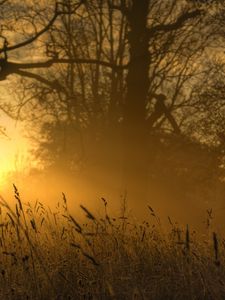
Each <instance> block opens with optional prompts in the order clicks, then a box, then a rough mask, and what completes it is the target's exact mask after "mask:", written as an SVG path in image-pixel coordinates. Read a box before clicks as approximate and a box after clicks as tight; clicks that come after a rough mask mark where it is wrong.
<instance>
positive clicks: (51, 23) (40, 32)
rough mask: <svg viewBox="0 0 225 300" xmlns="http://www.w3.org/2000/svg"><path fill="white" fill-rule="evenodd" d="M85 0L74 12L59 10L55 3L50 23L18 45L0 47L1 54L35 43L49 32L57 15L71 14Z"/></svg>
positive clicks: (57, 4)
mask: <svg viewBox="0 0 225 300" xmlns="http://www.w3.org/2000/svg"><path fill="white" fill-rule="evenodd" d="M82 2H83V1H81V2H80V3H79V4H78V5H77V6H76V9H75V10H73V11H72V12H64V11H59V8H58V7H59V3H57V2H56V5H55V12H54V15H53V17H52V19H51V20H50V21H49V23H48V24H47V25H46V26H45V27H44V28H42V29H41V30H40V31H38V32H37V33H36V34H35V35H34V36H32V37H31V38H29V39H27V40H26V41H23V42H21V43H18V44H16V45H13V46H9V47H8V46H7V47H6V48H3V49H0V54H1V53H3V52H8V51H12V50H15V49H19V48H21V47H24V46H27V45H29V44H31V43H33V42H34V41H35V40H37V39H38V38H39V37H40V36H41V35H42V34H44V33H45V32H47V31H48V30H49V28H50V27H51V26H52V25H53V24H54V22H55V20H56V19H57V17H58V16H59V15H63V14H70V13H74V12H75V11H76V10H77V9H78V8H79V7H80V5H81V4H82Z"/></svg>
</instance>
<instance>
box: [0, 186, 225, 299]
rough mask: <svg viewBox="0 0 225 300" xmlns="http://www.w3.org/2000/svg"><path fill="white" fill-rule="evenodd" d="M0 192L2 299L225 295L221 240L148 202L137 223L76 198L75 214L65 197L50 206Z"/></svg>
mask: <svg viewBox="0 0 225 300" xmlns="http://www.w3.org/2000/svg"><path fill="white" fill-rule="evenodd" d="M14 188H15V206H13V207H10V206H9V205H8V204H7V203H6V202H5V200H4V199H1V213H0V299H5V300H7V299H77V300H79V299H131V300H132V299H149V300H151V299H162V300H166V299H215V300H219V299H225V241H224V240H223V239H222V237H220V236H218V235H217V234H216V233H215V232H213V230H212V229H211V226H210V218H211V212H210V211H208V224H207V228H206V231H205V234H203V235H202V234H201V235H200V234H198V233H196V232H192V231H191V230H190V229H189V227H188V226H187V227H186V228H179V226H178V225H177V224H174V223H173V222H172V221H171V220H170V219H168V227H169V228H170V229H169V230H164V229H163V228H162V226H161V224H160V219H159V218H158V216H157V215H156V214H155V212H154V210H153V209H152V208H151V207H148V208H147V209H148V210H149V220H147V221H145V222H142V223H141V224H137V223H134V222H132V218H131V219H130V218H127V217H126V212H125V211H123V213H122V215H120V216H119V217H115V218H114V217H112V216H110V215H109V213H108V209H107V208H108V204H107V201H106V200H105V199H102V202H103V207H104V208H105V213H104V214H103V216H102V217H97V216H95V214H94V212H90V211H89V210H88V209H87V208H86V207H83V206H81V211H82V212H83V215H84V219H83V220H84V221H82V222H81V221H78V220H77V219H76V216H72V215H71V214H70V212H69V211H68V209H67V200H66V197H65V196H64V195H63V197H62V201H61V202H60V203H58V204H57V206H56V209H55V211H54V212H52V211H51V210H50V209H48V208H46V207H45V206H44V205H43V204H42V203H40V202H38V201H37V202H36V203H35V205H33V206H31V205H30V204H29V203H28V204H25V201H24V202H23V201H22V199H21V198H20V195H19V192H18V190H17V188H16V187H14Z"/></svg>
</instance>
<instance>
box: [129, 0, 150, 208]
mask: <svg viewBox="0 0 225 300" xmlns="http://www.w3.org/2000/svg"><path fill="white" fill-rule="evenodd" d="M148 8H149V0H142V1H140V0H133V5H132V7H131V10H130V12H129V25H130V32H129V36H128V39H129V46H130V63H129V69H128V74H127V95H126V99H125V107H124V142H125V144H124V146H125V147H124V160H125V170H124V180H125V186H126V189H127V195H128V202H134V201H135V202H137V203H140V202H139V201H140V200H142V201H143V203H145V204H146V201H147V184H148V130H147V124H146V102H147V97H148V91H149V66H150V52H149V36H148V30H147V17H148Z"/></svg>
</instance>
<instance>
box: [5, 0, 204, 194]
mask: <svg viewBox="0 0 225 300" xmlns="http://www.w3.org/2000/svg"><path fill="white" fill-rule="evenodd" d="M78 12H79V13H80V15H79V14H78ZM203 17H204V8H202V7H200V8H199V7H195V6H194V5H192V4H190V3H188V2H186V1H182V2H181V1H179V2H178V1H168V2H167V3H166V2H164V3H162V2H161V1H157V0H155V1H149V0H144V1H138V0H132V1H125V0H120V1H105V0H104V1H103V0H96V1H94V0H93V1H88V2H84V3H83V5H81V2H79V3H74V1H69V0H68V1H66V0H65V1H63V2H62V3H61V4H60V5H59V4H56V6H55V12H54V13H53V16H52V18H51V19H50V21H49V22H48V24H45V26H44V27H43V28H42V29H40V30H39V31H37V32H36V34H34V36H32V37H30V38H29V39H27V40H26V41H25V42H21V43H18V44H16V45H15V46H9V45H8V41H7V39H6V38H5V37H4V39H3V40H4V44H3V46H2V50H1V52H2V54H4V57H3V60H2V72H1V74H2V75H1V76H2V79H6V78H7V77H8V76H9V75H10V74H17V75H21V76H22V77H23V78H24V77H26V78H30V79H31V80H32V81H31V82H32V83H31V85H32V93H33V92H34V91H35V93H34V94H33V96H34V95H35V97H36V98H39V100H40V101H39V105H38V107H43V108H44V109H46V107H47V108H48V109H49V111H51V113H52V115H54V117H56V118H58V117H59V114H62V113H64V112H65V113H64V116H65V115H66V118H67V120H70V122H71V119H72V120H73V121H74V120H76V126H77V125H78V127H79V129H80V128H83V127H82V126H84V124H85V122H86V121H87V123H88V125H89V126H90V128H94V135H96V134H99V131H101V130H102V128H103V126H104V125H105V123H104V122H108V121H109V120H110V122H109V123H110V126H111V124H112V123H114V124H116V125H118V124H121V123H119V120H120V121H121V120H122V125H123V137H124V141H125V143H124V162H125V163H124V172H125V180H126V181H127V182H126V185H127V187H128V189H129V191H130V190H131V191H132V192H131V194H133V193H134V198H137V197H138V196H139V195H141V197H142V198H146V197H147V195H146V190H147V183H148V167H149V163H148V159H149V152H150V148H151V144H150V143H149V140H150V139H149V136H150V133H151V131H152V130H154V129H155V128H163V126H165V128H166V127H167V128H168V127H170V129H171V128H172V131H173V132H175V133H176V134H180V132H181V131H182V130H181V124H179V123H178V122H177V119H179V114H178V113H177V114H176V115H175V116H174V114H173V110H175V109H176V110H179V109H180V107H181V105H182V103H177V99H179V96H180V95H181V94H182V93H183V87H184V85H185V84H186V82H187V81H188V80H189V81H190V78H193V77H194V76H196V69H195V68H191V67H190V65H191V63H192V62H193V61H194V60H195V59H196V57H198V56H199V55H201V53H202V52H203V51H204V48H205V42H206V41H207V40H208V36H209V35H208V33H207V34H206V35H205V36H204V39H203V40H201V41H200V42H199V40H198V38H197V32H196V31H195V27H196V28H198V30H199V29H201V30H203V31H202V32H204V30H205V27H204V26H205V24H206V23H205V22H203V21H202V19H203ZM31 20H32V22H34V19H32V18H31ZM32 24H33V25H34V23H32ZM79 25H81V27H80V28H82V29H83V30H84V32H85V33H84V34H83V33H82V34H81V33H80V35H78V38H77V39H76V38H75V37H74V36H73V38H71V36H72V34H73V32H77V31H76V30H75V28H76V26H79ZM82 26H83V27H82ZM115 27H116V28H118V29H117V30H116V31H115V32H116V35H117V36H116V37H115V36H114V34H113V33H114V30H115ZM90 29H91V30H90ZM89 31H90V32H91V34H89ZM80 32H81V30H80ZM44 34H45V36H46V40H45V41H43V42H44V43H43V44H44V49H45V50H46V51H45V54H46V55H47V57H46V56H45V57H46V58H45V60H43V62H40V61H38V62H32V63H25V62H23V63H15V62H12V61H10V60H9V59H8V53H10V51H12V50H16V49H20V48H23V47H25V46H27V45H30V44H32V43H33V42H37V40H38V39H39V38H40V37H43V35H44ZM93 36H94V38H93ZM61 41H64V42H63V43H62V42H61ZM118 41H119V42H118ZM193 45H194V47H193ZM93 49H94V50H93ZM89 50H91V51H89ZM43 54H44V51H43ZM62 66H63V67H62ZM30 70H36V72H31V71H30ZM37 70H39V71H38V72H37ZM40 70H47V73H48V74H46V72H43V71H40ZM51 70H53V72H54V73H55V74H57V75H58V76H57V78H56V77H55V74H53V73H52V72H51ZM87 70H88V78H85V76H86V75H84V74H86V71H87ZM65 74H66V76H64V75H65ZM46 75H47V76H46ZM77 78H79V91H77V87H76V86H75V84H74V83H75V82H76V80H77ZM105 78H107V80H105ZM33 79H35V80H37V82H38V85H37V84H35V85H34V83H33ZM171 82H172V83H171ZM40 83H41V84H42V85H41V86H40ZM43 84H44V85H45V87H44V88H43ZM87 90H88V91H87ZM103 91H104V93H105V91H106V94H104V95H103V93H102V92H103ZM29 92H30V90H29ZM87 94H88V95H87ZM28 95H29V97H30V93H28ZM57 98H58V99H59V101H55V99H57ZM168 98H170V99H169V100H170V101H171V103H170V105H168V103H166V102H167V101H168V100H166V99H168ZM28 99H29V98H28ZM43 99H44V100H43ZM46 99H50V100H49V101H46ZM90 99H91V100H90ZM118 99H119V100H118ZM153 99H154V100H153ZM153 101H155V102H153ZM25 102H26V101H25ZM47 103H48V105H47ZM78 103H81V106H79V105H78ZM58 104H59V105H58ZM81 107H82V109H81ZM35 109H37V106H36V108H35ZM99 111H100V113H99ZM118 111H119V113H118ZM35 112H37V110H36V111H35ZM105 112H107V113H105ZM81 116H83V118H81ZM102 116H103V118H102ZM80 119H82V121H81V122H80V124H78V123H79V122H78V123H77V120H80ZM99 120H100V123H99V124H100V125H99V126H96V125H97V123H98V121H99ZM63 121H64V120H63ZM111 121H112V123H111ZM95 126H96V127H95ZM84 127H85V126H84ZM119 127H120V126H119ZM53 129H54V128H53ZM91 136H93V131H92V134H91ZM98 149H99V148H97V150H98ZM97 152H98V151H97ZM137 173H138V175H139V176H138V179H137V176H136V175H137Z"/></svg>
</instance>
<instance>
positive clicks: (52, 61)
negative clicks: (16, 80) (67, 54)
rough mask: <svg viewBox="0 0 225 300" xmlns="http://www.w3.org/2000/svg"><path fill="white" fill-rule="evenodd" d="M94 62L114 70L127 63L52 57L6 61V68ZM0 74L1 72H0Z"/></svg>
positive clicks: (124, 66)
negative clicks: (38, 60)
mask: <svg viewBox="0 0 225 300" xmlns="http://www.w3.org/2000/svg"><path fill="white" fill-rule="evenodd" d="M71 63H76V64H94V65H101V66H104V67H108V68H112V69H115V70H121V69H126V68H128V65H122V66H121V65H116V64H113V63H110V62H106V61H101V60H98V59H91V58H87V59H85V58H68V59H67V58H53V59H50V60H47V61H45V62H36V63H14V62H6V63H5V64H6V67H5V68H6V69H8V68H9V69H10V70H11V71H15V70H19V69H41V68H49V67H51V66H53V65H54V64H71ZM0 74H1V72H0Z"/></svg>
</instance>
